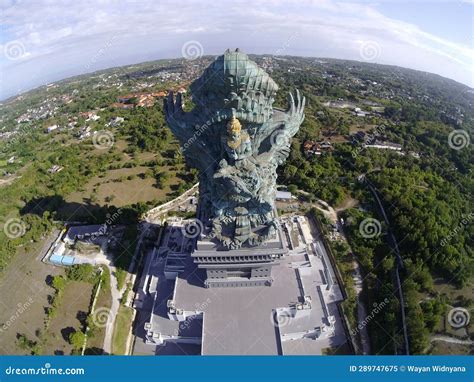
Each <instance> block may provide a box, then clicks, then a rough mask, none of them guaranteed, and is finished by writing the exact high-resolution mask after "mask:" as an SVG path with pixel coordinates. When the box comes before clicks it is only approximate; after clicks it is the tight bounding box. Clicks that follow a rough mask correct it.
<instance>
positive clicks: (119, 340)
mask: <svg viewBox="0 0 474 382" xmlns="http://www.w3.org/2000/svg"><path fill="white" fill-rule="evenodd" d="M132 314H133V309H131V308H129V307H126V306H123V305H120V308H119V311H118V314H117V317H116V318H115V328H114V335H113V339H112V349H113V353H114V354H119V355H120V354H125V351H126V346H127V338H128V333H129V332H130V327H131V326H132Z"/></svg>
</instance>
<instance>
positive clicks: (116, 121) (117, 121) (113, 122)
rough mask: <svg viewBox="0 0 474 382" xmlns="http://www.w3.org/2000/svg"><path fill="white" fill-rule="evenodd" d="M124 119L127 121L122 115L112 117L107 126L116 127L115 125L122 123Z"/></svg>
mask: <svg viewBox="0 0 474 382" xmlns="http://www.w3.org/2000/svg"><path fill="white" fill-rule="evenodd" d="M123 121H125V119H124V118H122V117H114V118H111V119H110V121H109V123H108V124H107V125H106V126H113V127H115V126H118V125H120V124H121V123H122V122H123Z"/></svg>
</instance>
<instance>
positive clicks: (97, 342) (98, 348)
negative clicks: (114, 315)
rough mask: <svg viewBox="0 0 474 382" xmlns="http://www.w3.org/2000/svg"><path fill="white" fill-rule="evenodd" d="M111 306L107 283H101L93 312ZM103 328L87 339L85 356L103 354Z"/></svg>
mask: <svg viewBox="0 0 474 382" xmlns="http://www.w3.org/2000/svg"><path fill="white" fill-rule="evenodd" d="M104 272H109V271H108V269H107V268H105V269H104ZM111 305H112V296H111V295H110V286H109V285H108V283H107V282H106V283H103V284H102V287H101V288H100V292H99V296H98V297H97V301H96V304H95V311H96V312H97V311H99V309H100V310H104V309H110V307H111ZM105 329H106V328H105V326H100V327H96V328H95V329H94V331H93V333H92V335H89V337H88V338H87V345H86V350H85V354H87V355H101V354H103V345H104V338H105Z"/></svg>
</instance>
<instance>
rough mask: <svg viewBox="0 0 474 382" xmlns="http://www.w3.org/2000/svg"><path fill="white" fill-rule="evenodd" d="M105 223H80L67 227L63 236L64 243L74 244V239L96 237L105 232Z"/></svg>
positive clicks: (103, 234) (106, 228)
mask: <svg viewBox="0 0 474 382" xmlns="http://www.w3.org/2000/svg"><path fill="white" fill-rule="evenodd" d="M107 230H108V227H107V225H106V224H103V225H100V224H94V225H81V226H73V227H71V228H69V229H68V230H67V232H66V234H65V235H64V237H63V241H64V242H65V243H66V244H74V243H75V242H76V240H87V239H92V240H94V239H96V238H97V237H100V236H105V235H106V234H107Z"/></svg>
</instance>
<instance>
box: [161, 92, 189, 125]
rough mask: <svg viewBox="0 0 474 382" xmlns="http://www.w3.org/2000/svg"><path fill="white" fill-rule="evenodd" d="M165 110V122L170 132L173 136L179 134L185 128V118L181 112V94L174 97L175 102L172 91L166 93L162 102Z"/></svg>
mask: <svg viewBox="0 0 474 382" xmlns="http://www.w3.org/2000/svg"><path fill="white" fill-rule="evenodd" d="M163 106H164V109H165V117H166V122H167V123H168V125H169V126H170V128H171V130H172V131H173V133H175V134H179V133H180V131H178V130H182V129H184V128H186V123H185V116H186V113H185V112H184V110H183V98H182V95H181V93H178V94H177V95H176V101H175V98H174V94H173V92H172V91H170V92H169V93H168V97H166V98H165V100H164V102H163Z"/></svg>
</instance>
